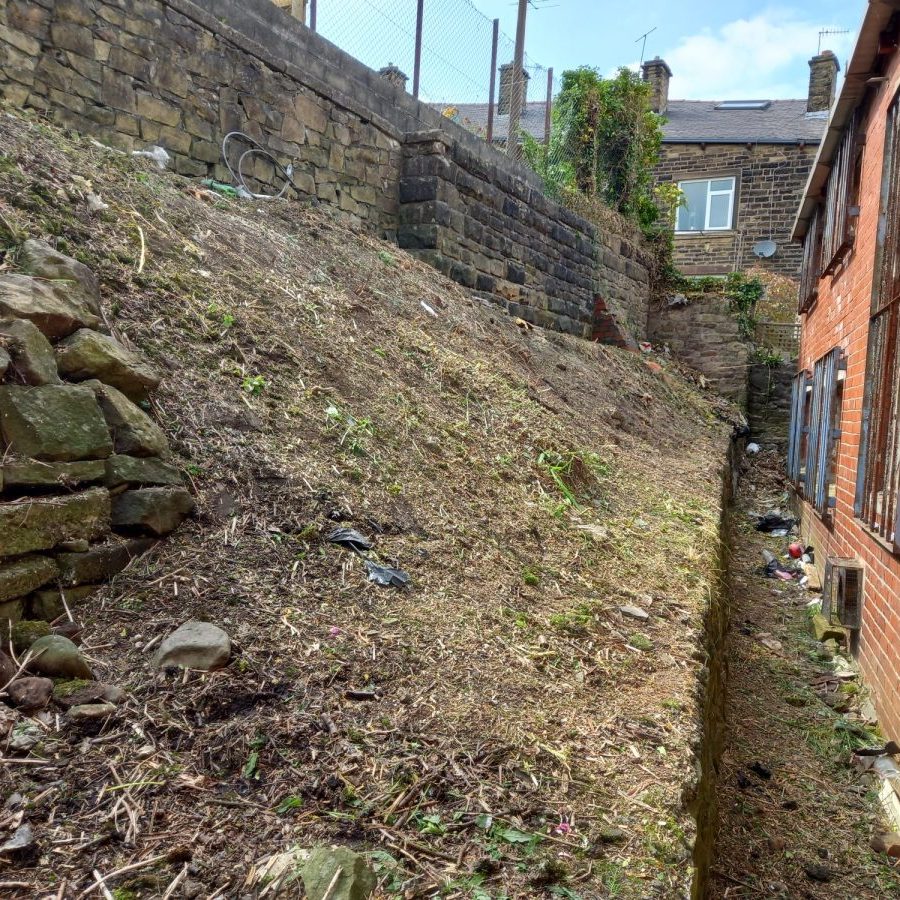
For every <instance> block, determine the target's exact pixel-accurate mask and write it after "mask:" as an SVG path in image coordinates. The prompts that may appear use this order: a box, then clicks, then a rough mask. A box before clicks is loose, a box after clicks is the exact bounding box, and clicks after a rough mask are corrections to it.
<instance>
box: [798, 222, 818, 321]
mask: <svg viewBox="0 0 900 900" xmlns="http://www.w3.org/2000/svg"><path fill="white" fill-rule="evenodd" d="M821 259H822V207H821V206H817V207H816V210H815V212H814V213H813V215H812V218H811V219H810V220H809V227H808V229H807V231H806V237H805V238H804V239H803V265H802V266H801V268H800V295H799V296H800V308H799V311H800V312H801V313H805V312H809V310H810V309H811V308H812V305H813V304H814V303H815V302H816V297H818V296H819V275H820V274H821V273H820V271H819V270H820V267H821V264H820V260H821Z"/></svg>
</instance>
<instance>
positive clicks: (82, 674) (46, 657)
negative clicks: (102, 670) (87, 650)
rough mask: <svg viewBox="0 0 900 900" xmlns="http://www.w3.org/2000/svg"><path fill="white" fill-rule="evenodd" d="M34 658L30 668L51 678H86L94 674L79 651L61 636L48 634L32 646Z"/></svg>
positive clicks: (91, 677) (92, 676)
mask: <svg viewBox="0 0 900 900" xmlns="http://www.w3.org/2000/svg"><path fill="white" fill-rule="evenodd" d="M31 652H32V654H33V658H32V660H31V662H30V663H29V668H30V669H31V671H33V672H38V673H40V674H41V675H49V676H50V677H51V678H85V679H88V680H91V681H92V680H93V678H94V674H93V672H91V668H90V666H89V665H88V664H87V662H86V661H85V659H84V657H83V656H82V655H81V652H80V651H79V649H78V648H77V647H76V646H75V644H73V643H72V641H70V640H69V639H68V638H66V637H63V636H62V635H61V634H48V635H47V636H46V637H42V638H38V640H36V641H35V642H34V643H33V644H32V645H31Z"/></svg>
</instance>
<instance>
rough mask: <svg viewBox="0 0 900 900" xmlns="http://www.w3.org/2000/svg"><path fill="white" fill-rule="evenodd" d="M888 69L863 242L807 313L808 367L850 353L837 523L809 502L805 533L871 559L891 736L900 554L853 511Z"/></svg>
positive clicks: (872, 128)
mask: <svg viewBox="0 0 900 900" xmlns="http://www.w3.org/2000/svg"><path fill="white" fill-rule="evenodd" d="M887 74H888V81H887V82H885V83H883V84H882V85H881V86H880V87H879V88H878V90H877V91H876V92H874V94H873V96H872V100H871V103H870V106H869V109H868V117H867V124H866V126H865V127H866V144H865V150H864V154H865V155H864V158H863V171H862V185H861V204H860V207H861V208H860V217H859V222H858V228H857V238H856V245H855V247H854V249H853V251H852V253H851V255H850V257H849V259H848V261H847V262H846V264H845V265H844V266H843V267H842V268H841V269H840V270H839V271H838V272H837V273H836V274H835V275H834V276H830V277H826V278H824V279H822V280H821V281H820V282H819V297H818V300H817V301H816V305H815V306H814V307H813V308H812V309H811V310H810V311H809V313H807V314H806V315H805V316H803V333H802V337H801V345H800V366H801V368H806V369H809V370H810V371H811V370H812V367H813V364H814V363H815V361H816V360H817V359H819V358H820V357H821V356H823V355H824V354H825V353H827V352H828V351H829V350H830V349H831V348H832V347H835V346H840V347H841V348H843V350H844V353H845V354H846V357H847V365H848V368H847V376H846V380H845V382H844V390H843V403H842V412H841V432H842V434H841V439H840V443H839V446H838V462H837V469H836V487H837V507H836V509H835V511H834V521H833V524H831V525H828V526H826V524H825V523H824V522H823V521H822V520H821V519H820V518H819V517H818V516H817V515H816V513H815V512H814V511H813V510H812V508H811V507H810V506H809V504H807V503H801V507H802V518H803V531H804V535H805V536H806V537H807V539H808V540H809V542H810V543H811V544H813V546H815V548H816V564H817V566H819V567H820V568H824V563H825V557H826V556H850V557H857V558H859V559H860V560H862V562H863V563H864V565H865V595H864V605H863V623H862V632H861V635H860V647H859V663H860V666H861V668H862V670H863V673H864V674H865V677H866V680H867V683H868V685H869V687H870V688H871V690H872V693H873V700H874V701H875V706H876V708H877V710H878V714H879V718H880V721H881V725H882V728H883V730H884V732H885V735H886V736H887V737H889V738H893V739H894V740H900V557H898V556H896V555H894V554H893V553H892V552H891V551H890V550H889V549H887V548H886V547H885V546H884V545H883V544H881V543H879V542H878V541H877V540H876V539H875V538H874V537H873V536H872V535H871V534H870V533H869V532H868V531H867V530H866V529H865V528H863V527H862V525H861V524H860V523H859V522H858V521H857V520H856V519H855V518H854V517H853V501H854V496H855V493H856V462H857V457H858V454H859V443H860V425H861V420H862V405H863V388H864V382H865V373H866V345H867V342H868V330H869V309H870V304H871V298H872V279H873V268H874V259H875V246H876V230H877V225H878V214H879V195H880V191H881V171H882V157H883V153H884V133H885V123H886V118H887V111H888V107H889V106H890V104H891V101H892V99H893V97H894V95H895V93H896V91H897V89H898V87H900V55H898V56H897V57H895V59H894V60H893V61H892V62H891V64H890V67H889V69H888V73H887Z"/></svg>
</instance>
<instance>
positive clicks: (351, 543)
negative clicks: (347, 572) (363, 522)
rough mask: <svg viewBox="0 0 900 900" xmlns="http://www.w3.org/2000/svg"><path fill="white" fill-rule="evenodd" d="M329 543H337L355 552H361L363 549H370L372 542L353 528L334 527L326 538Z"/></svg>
mask: <svg viewBox="0 0 900 900" xmlns="http://www.w3.org/2000/svg"><path fill="white" fill-rule="evenodd" d="M326 540H327V541H328V543H330V544H339V545H340V546H341V547H346V548H347V549H348V550H353V551H354V552H355V553H362V552H363V550H371V549H372V542H371V541H370V540H369V539H368V538H367V537H365V536H364V535H362V534H360V533H359V532H358V531H357V530H356V529H355V528H335V529H334V531H332V532H331V534H329V535H328V537H327V539H326Z"/></svg>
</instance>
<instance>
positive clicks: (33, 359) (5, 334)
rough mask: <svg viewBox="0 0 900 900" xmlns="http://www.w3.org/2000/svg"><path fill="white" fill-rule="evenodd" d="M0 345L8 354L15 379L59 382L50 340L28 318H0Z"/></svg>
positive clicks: (30, 381) (34, 381) (25, 382)
mask: <svg viewBox="0 0 900 900" xmlns="http://www.w3.org/2000/svg"><path fill="white" fill-rule="evenodd" d="M0 346H3V347H4V349H5V350H6V352H7V353H8V354H9V357H10V360H11V361H12V365H11V367H10V369H11V373H12V375H13V377H14V379H15V380H16V381H18V382H20V383H21V384H31V385H40V384H59V375H58V374H57V371H56V357H55V356H54V354H53V348H52V347H51V346H50V341H48V340H47V338H45V337H44V335H43V334H41V332H40V329H39V328H38V327H37V326H36V325H35V324H34V323H33V322H29V321H28V319H0Z"/></svg>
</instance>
